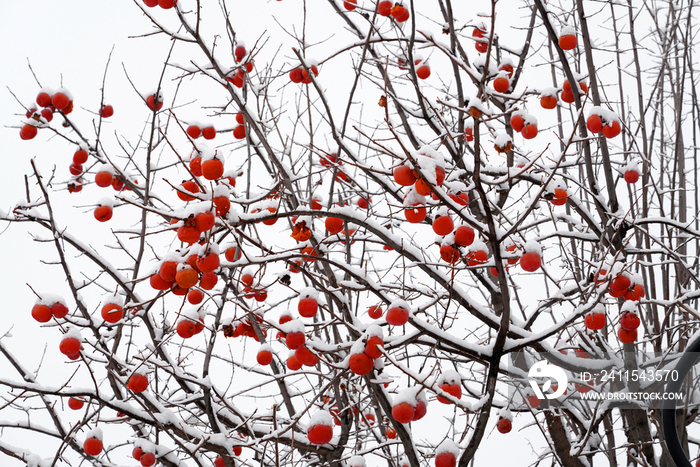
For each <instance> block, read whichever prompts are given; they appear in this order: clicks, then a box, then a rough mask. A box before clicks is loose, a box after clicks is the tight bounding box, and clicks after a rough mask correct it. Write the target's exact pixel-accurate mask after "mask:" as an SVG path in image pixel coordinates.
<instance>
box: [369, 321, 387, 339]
mask: <svg viewBox="0 0 700 467" xmlns="http://www.w3.org/2000/svg"><path fill="white" fill-rule="evenodd" d="M365 335H367V336H379V337H381V338H382V339H384V331H382V328H381V327H379V326H377V325H376V324H370V325H369V326H367V329H365Z"/></svg>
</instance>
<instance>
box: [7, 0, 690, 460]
mask: <svg viewBox="0 0 700 467" xmlns="http://www.w3.org/2000/svg"><path fill="white" fill-rule="evenodd" d="M287 3H294V4H295V7H294V8H296V9H297V10H298V11H297V13H298V14H297V15H296V16H289V17H286V18H284V19H281V18H280V17H279V16H275V17H274V18H275V19H276V20H277V22H275V21H273V20H272V19H270V21H269V26H270V27H269V28H267V27H265V26H263V25H264V24H266V23H267V21H265V20H264V19H265V18H266V16H265V15H272V16H270V18H272V17H273V16H274V15H275V13H274V11H275V8H282V4H287ZM129 7H130V8H132V9H133V15H146V16H147V17H148V18H149V20H150V21H151V22H152V25H153V26H152V27H153V30H152V31H141V33H143V34H144V36H148V35H151V34H155V35H158V36H160V37H162V38H164V39H165V40H164V41H163V42H162V44H163V53H164V54H165V55H166V56H167V58H166V59H165V61H164V63H163V67H162V71H161V73H160V74H159V75H155V76H152V81H151V82H150V83H148V85H145V84H143V83H139V82H137V81H136V80H131V81H130V83H131V85H132V86H133V88H132V91H131V92H132V93H135V94H137V95H138V96H140V99H141V101H142V105H141V106H140V107H137V108H120V107H119V105H118V103H117V102H116V101H115V100H113V99H114V96H112V95H111V94H110V89H109V87H105V86H103V88H102V99H101V102H94V103H86V102H81V92H80V90H79V89H70V83H69V82H66V83H63V85H64V86H65V88H60V89H58V88H57V87H56V88H54V89H51V88H49V87H44V86H48V85H49V83H48V82H46V83H45V81H48V79H47V78H45V77H42V76H37V77H36V78H37V87H36V89H35V90H34V92H33V93H32V95H31V96H24V95H19V94H18V93H16V94H17V97H18V108H17V109H18V118H17V122H18V123H17V128H16V129H13V132H17V131H18V132H19V137H21V138H22V139H24V140H32V141H28V142H27V143H25V144H27V145H36V144H41V148H44V149H46V151H50V152H51V153H52V157H51V159H49V158H47V157H43V156H37V157H33V158H31V159H29V160H28V161H27V168H28V169H27V170H28V176H27V178H26V193H24V194H23V196H25V200H24V201H23V202H21V203H19V204H17V205H15V206H6V207H4V209H7V210H6V211H3V220H4V221H7V222H9V223H11V224H16V226H13V227H19V226H25V227H28V228H29V229H31V231H32V232H35V239H36V240H37V241H38V242H40V243H42V244H49V245H51V246H52V247H53V249H52V253H51V256H52V257H51V259H50V260H48V259H47V260H46V262H47V263H50V264H42V265H38V267H40V268H41V269H45V270H46V271H47V273H51V274H60V275H62V276H64V277H65V279H66V285H65V290H64V291H63V292H65V293H62V294H61V295H60V296H59V295H57V294H56V293H57V291H52V290H45V289H44V287H43V286H42V279H41V277H34V278H27V280H26V281H27V282H28V284H29V285H30V288H28V289H27V290H26V291H23V292H22V293H25V294H33V295H34V296H35V297H36V305H35V306H34V308H33V309H32V310H17V311H16V312H17V313H24V314H25V315H27V316H29V315H30V314H31V316H32V317H33V318H34V319H35V321H36V327H37V333H36V336H40V337H39V338H38V339H40V340H44V341H48V342H49V343H50V345H49V347H48V348H47V352H49V353H51V352H53V353H54V354H55V355H60V358H59V359H57V362H58V363H57V365H58V366H59V367H60V370H59V371H48V370H46V369H43V368H40V369H39V370H37V369H35V368H30V367H28V366H27V365H25V364H24V363H23V356H22V355H21V354H20V353H17V352H14V351H13V348H12V342H13V341H12V339H13V338H16V336H15V337H11V336H9V335H7V336H4V337H3V338H2V339H0V352H1V353H2V354H3V356H4V358H5V359H6V361H7V363H9V364H10V366H11V367H12V369H13V371H14V373H13V374H11V373H10V372H4V373H3V374H2V375H0V386H2V388H3V404H2V406H0V413H2V416H1V417H0V426H2V429H3V431H4V433H15V432H21V433H25V432H27V433H28V432H31V435H27V439H31V440H32V441H31V442H27V443H26V444H23V445H20V444H19V443H10V442H9V441H5V439H4V437H3V440H0V451H1V452H2V453H4V454H5V456H6V457H7V458H8V459H12V460H8V461H7V462H16V463H17V465H21V464H22V462H24V463H25V464H27V465H32V466H42V467H43V466H50V465H51V466H53V465H76V463H83V464H91V465H104V466H109V465H138V464H139V463H140V464H141V465H144V466H148V465H154V464H156V463H158V464H162V465H166V466H177V465H197V466H210V465H216V466H217V467H220V466H232V465H236V464H238V463H245V464H251V465H253V464H261V465H294V464H297V463H300V462H301V463H305V464H312V465H316V464H331V465H342V464H345V465H348V466H352V467H359V466H362V465H380V464H384V463H386V464H387V465H390V466H404V465H406V466H411V467H418V466H419V465H433V464H434V465H435V466H436V467H450V466H452V467H453V466H455V465H457V464H458V465H459V466H460V467H466V466H467V465H481V464H483V463H484V462H486V461H485V460H484V459H487V458H488V456H487V455H485V454H484V455H482V454H481V452H482V451H480V450H479V448H480V447H483V445H484V443H485V440H486V439H487V438H489V437H502V440H503V441H501V443H503V444H504V445H507V444H508V443H509V441H508V440H509V437H511V439H512V437H517V436H524V435H519V434H517V431H518V430H519V429H522V428H524V427H530V428H531V429H530V430H528V431H527V433H528V435H527V436H528V437H529V438H530V442H531V443H532V445H533V446H536V448H534V452H533V453H517V456H518V458H522V456H530V458H531V459H532V460H531V463H532V464H540V463H543V464H546V465H563V466H585V465H603V464H604V463H608V464H609V465H611V466H616V465H620V464H628V465H631V464H634V465H637V464H639V465H652V466H657V465H658V466H665V465H671V464H670V462H671V461H670V458H669V457H668V452H667V451H666V448H665V446H664V444H663V434H662V432H661V430H660V422H659V420H660V415H659V410H658V407H656V406H649V405H645V404H635V403H634V402H632V403H631V404H628V405H625V406H621V407H617V406H615V405H613V404H611V403H609V402H607V401H602V400H601V401H599V402H593V403H590V402H589V403H586V402H585V401H582V400H581V399H580V398H577V397H569V396H567V397H563V398H560V400H559V403H557V404H554V403H553V402H552V404H548V403H545V402H544V401H541V400H540V399H538V398H537V397H534V396H533V393H532V392H531V389H528V388H530V385H529V383H528V369H529V368H530V366H532V364H533V363H534V362H536V361H539V360H542V359H543V358H544V357H543V355H546V356H547V359H548V360H549V361H550V362H551V363H552V364H555V365H557V366H560V367H562V368H564V369H566V370H567V371H568V372H569V373H568V375H569V385H568V387H567V394H568V395H572V394H574V395H575V394H576V393H578V394H580V393H585V392H586V391H594V392H596V393H604V392H608V393H609V392H625V391H630V392H631V391H636V390H639V389H640V388H641V389H647V390H651V389H655V390H657V391H663V384H660V383H659V381H653V382H651V381H648V382H647V381H645V382H641V381H639V380H635V381H632V380H624V381H622V380H618V381H617V383H615V382H614V381H613V382H612V383H611V382H610V381H604V380H601V379H590V380H586V379H585V378H584V379H582V378H581V377H577V376H576V375H581V374H582V373H581V371H582V369H585V370H586V371H590V372H594V371H599V370H605V371H613V370H614V369H617V371H624V370H629V371H632V370H634V371H639V370H646V369H652V368H653V369H654V371H656V369H659V368H661V369H666V370H668V369H670V368H672V365H673V363H674V361H675V358H676V357H677V356H678V355H679V353H680V352H682V351H683V350H684V348H685V346H686V344H687V342H688V341H689V339H690V338H691V337H692V335H693V333H694V332H695V330H696V329H697V326H696V323H695V320H696V318H697V317H698V312H697V309H698V303H697V296H698V293H697V291H696V288H697V284H698V262H697V257H698V251H699V249H698V242H699V240H700V226H698V218H697V213H698V212H700V205H699V203H698V195H697V172H698V166H697V164H698V160H697V149H696V148H697V147H698V142H697V140H696V138H697V127H696V125H695V122H696V121H698V111H699V110H700V107H698V99H697V95H696V93H695V86H694V83H695V82H696V75H695V72H694V63H695V62H694V56H693V51H694V50H693V47H694V45H695V42H696V39H695V38H696V32H697V29H696V26H697V25H696V24H695V20H696V19H695V16H694V11H693V8H692V5H691V4H687V3H686V2H662V3H655V4H648V3H644V4H636V3H635V2H631V1H630V2H628V3H624V2H622V3H593V2H583V1H581V0H575V1H567V2H560V3H557V2H548V3H544V2H542V1H541V0H535V1H534V2H522V3H520V2H518V4H517V10H516V11H513V5H512V4H506V3H505V2H495V1H494V2H493V3H488V2H487V3H484V4H483V5H481V6H480V7H481V8H482V11H481V12H477V11H479V10H477V9H475V8H474V6H473V5H472V2H452V1H451V0H436V1H435V2H427V1H426V2H404V3H403V4H402V3H401V2H398V3H393V2H392V1H386V0H385V1H379V2H375V1H372V0H359V1H357V2H356V1H335V0H330V1H325V2H324V1H321V0H315V1H310V0H309V1H304V2H301V1H292V0H285V1H284V2H281V3H278V2H269V3H267V4H265V5H255V6H251V5H247V6H246V8H247V9H246V10H242V9H237V10H234V9H233V8H234V7H233V5H232V2H219V3H215V2H200V1H194V0H180V1H179V2H168V1H161V0H158V1H151V0H149V1H147V0H143V1H141V0H138V1H135V2H134V3H133V4H132V5H130V6H129ZM286 8H289V6H288V5H287V6H286ZM251 22H252V23H255V22H260V24H261V25H260V28H259V34H258V35H257V36H255V37H241V35H240V34H239V33H238V30H239V29H238V28H239V25H240V24H243V23H247V24H250V23H251ZM132 40H145V39H144V38H143V37H142V38H135V39H132ZM124 69H125V70H126V76H127V77H129V76H130V75H129V64H128V63H125V64H124ZM111 72H113V71H112V70H111V69H109V68H108V69H107V71H106V73H111ZM99 86H100V83H95V87H99ZM30 97H31V99H30ZM20 105H21V106H22V108H20ZM20 109H21V111H20ZM25 114H26V115H25ZM81 118H82V119H83V120H86V119H87V121H88V122H89V124H88V125H82V126H81V125H79V123H78V122H79V121H80V119H81ZM120 119H129V120H130V121H142V122H143V126H142V130H141V132H140V133H137V134H120V133H118V132H114V133H113V132H112V131H111V128H112V127H111V126H110V125H115V126H114V128H118V126H117V123H118V122H119V120H120ZM15 134H16V133H15ZM37 147H38V146H37ZM49 148H50V149H49ZM46 151H44V152H46ZM75 216H79V221H75V222H67V221H66V219H68V218H74V217H75ZM40 328H41V329H40ZM35 338H36V337H35ZM59 352H60V353H59ZM53 370H55V368H53ZM689 381H690V380H689ZM647 383H648V384H647ZM690 387H691V389H688V391H687V395H688V399H687V400H686V401H685V405H684V406H683V410H679V417H678V427H679V430H680V432H681V433H682V434H683V436H682V440H683V443H684V446H685V449H686V450H687V455H688V456H689V457H690V458H693V457H695V453H696V452H697V446H695V445H696V444H697V439H698V438H697V437H693V436H688V432H691V433H692V430H693V423H694V421H695V417H696V415H697V409H696V407H695V406H694V405H693V403H692V384H691V385H690ZM551 389H552V390H556V389H555V388H553V387H552V388H551ZM533 427H536V428H534V429H532V428H533ZM513 428H515V430H513V431H511V429H513ZM509 432H510V433H509ZM13 439H16V438H13ZM36 440H41V441H38V442H37V441H36ZM3 462H6V461H3ZM13 465H14V464H13Z"/></svg>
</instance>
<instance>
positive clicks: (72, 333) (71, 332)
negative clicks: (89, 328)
mask: <svg viewBox="0 0 700 467" xmlns="http://www.w3.org/2000/svg"><path fill="white" fill-rule="evenodd" d="M69 337H72V338H73V339H77V340H79V341H80V342H82V341H83V336H82V334H80V330H79V329H78V328H75V327H72V326H71V327H69V328H68V330H67V331H66V332H65V333H64V334H63V336H62V337H61V340H63V339H68V338H69Z"/></svg>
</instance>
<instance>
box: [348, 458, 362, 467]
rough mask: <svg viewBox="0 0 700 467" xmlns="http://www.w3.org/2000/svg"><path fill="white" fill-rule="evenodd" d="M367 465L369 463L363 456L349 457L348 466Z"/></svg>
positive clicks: (359, 466)
mask: <svg viewBox="0 0 700 467" xmlns="http://www.w3.org/2000/svg"><path fill="white" fill-rule="evenodd" d="M365 465H367V463H366V462H365V458H364V457H362V456H352V457H351V458H350V459H348V467H365Z"/></svg>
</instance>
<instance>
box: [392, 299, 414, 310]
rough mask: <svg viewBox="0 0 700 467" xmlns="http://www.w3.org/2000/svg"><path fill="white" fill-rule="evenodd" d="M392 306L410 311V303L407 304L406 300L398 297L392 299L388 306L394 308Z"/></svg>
mask: <svg viewBox="0 0 700 467" xmlns="http://www.w3.org/2000/svg"><path fill="white" fill-rule="evenodd" d="M394 307H400V308H403V309H404V310H408V312H409V313H410V312H411V305H409V304H408V302H407V301H406V300H402V299H400V298H398V299H396V300H394V301H393V302H391V303H390V304H389V308H394Z"/></svg>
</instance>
